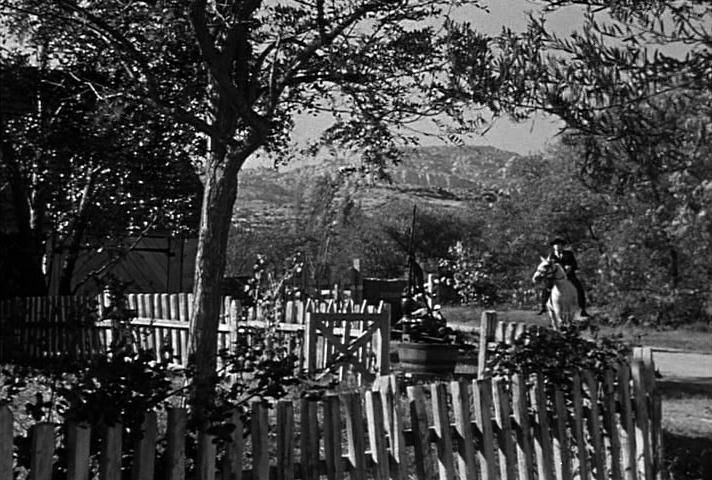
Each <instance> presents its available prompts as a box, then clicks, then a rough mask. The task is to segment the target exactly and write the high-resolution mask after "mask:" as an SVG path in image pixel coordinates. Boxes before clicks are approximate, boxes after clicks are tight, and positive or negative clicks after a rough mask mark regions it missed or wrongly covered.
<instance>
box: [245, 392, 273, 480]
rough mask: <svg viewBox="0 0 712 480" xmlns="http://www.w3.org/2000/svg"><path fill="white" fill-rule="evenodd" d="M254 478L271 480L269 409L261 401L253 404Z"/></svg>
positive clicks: (251, 423)
mask: <svg viewBox="0 0 712 480" xmlns="http://www.w3.org/2000/svg"><path fill="white" fill-rule="evenodd" d="M250 430H251V433H252V478H253V479H254V480H269V439H268V435H269V425H268V423H267V408H266V407H265V405H264V404H263V403H262V402H261V401H255V402H253V403H252V419H251V420H250Z"/></svg>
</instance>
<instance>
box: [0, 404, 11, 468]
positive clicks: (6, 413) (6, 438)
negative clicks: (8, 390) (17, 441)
mask: <svg viewBox="0 0 712 480" xmlns="http://www.w3.org/2000/svg"><path fill="white" fill-rule="evenodd" d="M0 478H12V412H11V411H10V407H8V406H7V405H2V406H0Z"/></svg>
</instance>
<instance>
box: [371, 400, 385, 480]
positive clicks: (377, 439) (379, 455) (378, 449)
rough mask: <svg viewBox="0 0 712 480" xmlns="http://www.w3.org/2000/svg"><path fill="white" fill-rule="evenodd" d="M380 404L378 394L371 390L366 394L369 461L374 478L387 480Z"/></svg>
mask: <svg viewBox="0 0 712 480" xmlns="http://www.w3.org/2000/svg"><path fill="white" fill-rule="evenodd" d="M381 402H382V400H381V393H380V392H374V391H371V390H369V391H367V392H366V420H367V422H368V439H369V444H370V445H371V459H372V460H373V463H374V472H375V475H374V477H375V479H376V480H388V478H389V466H388V464H389V462H388V451H387V450H386V432H385V430H384V428H383V426H384V422H385V419H384V418H383V405H382V403H381Z"/></svg>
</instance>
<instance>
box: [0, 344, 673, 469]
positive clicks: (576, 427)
mask: <svg viewBox="0 0 712 480" xmlns="http://www.w3.org/2000/svg"><path fill="white" fill-rule="evenodd" d="M232 422H233V423H234V424H235V425H236V429H235V430H234V431H233V433H232V441H231V442H230V443H228V444H227V445H226V446H224V451H223V450H221V449H222V448H223V447H218V446H217V445H216V446H215V448H212V449H206V450H205V451H206V452H208V453H207V456H205V457H204V458H198V459H192V460H194V461H195V472H196V473H195V475H196V476H195V478H197V479H199V480H213V479H215V478H224V479H259V480H268V479H273V478H276V479H284V480H291V479H296V478H301V479H305V480H310V479H320V478H323V477H326V478H328V479H342V478H345V477H346V475H348V478H352V479H358V480H365V479H366V478H374V479H376V480H385V479H389V478H396V479H409V478H416V479H419V480H431V479H435V478H439V479H441V480H455V479H463V480H465V479H466V480H470V479H475V478H481V479H483V480H497V479H501V480H531V479H534V478H537V479H541V480H572V479H574V478H576V479H585V480H653V479H655V478H660V475H661V472H662V470H661V468H662V463H661V460H662V458H661V452H662V449H661V430H660V402H659V396H658V394H657V392H656V389H655V379H654V375H653V366H652V354H650V352H649V351H648V352H645V351H642V352H641V351H638V352H636V356H635V357H634V358H633V359H631V362H630V363H625V364H620V365H618V367H617V368H616V369H613V370H610V371H607V372H605V374H604V375H603V376H601V377H600V378H596V377H595V376H594V374H593V373H592V372H590V371H583V372H578V373H575V374H574V376H573V378H572V382H571V385H570V386H569V388H566V389H563V388H561V387H560V386H554V387H551V386H548V385H547V384H546V383H545V379H544V378H543V377H542V376H541V375H540V374H533V375H530V376H523V375H515V376H514V377H513V378H512V379H504V378H497V379H491V378H483V379H478V380H475V381H473V382H465V381H462V380H460V381H452V382H449V383H432V384H429V385H411V386H408V387H407V388H406V389H404V388H403V387H402V386H399V385H396V380H395V377H394V376H389V377H379V378H378V379H377V381H376V382H375V383H374V384H373V388H372V389H371V390H368V391H366V392H363V391H361V392H347V393H342V394H338V395H337V394H332V395H327V396H326V397H324V398H323V400H320V401H314V400H310V399H307V398H302V399H299V400H294V401H290V400H281V401H278V402H277V403H276V405H275V406H274V408H268V407H267V406H266V405H264V404H263V403H254V404H252V406H251V419H250V420H249V424H248V425H245V426H243V424H242V422H241V421H240V417H239V416H238V415H235V416H234V417H233V420H232ZM12 423H13V418H12V413H11V412H10V410H9V408H8V407H7V406H4V407H0V478H12V475H13V473H12V472H13V471H16V470H17V469H18V468H19V466H18V465H17V464H14V463H13V462H15V461H16V460H14V459H13V455H12V449H11V448H8V447H7V445H8V443H6V442H7V441H8V439H11V437H12ZM58 427H59V426H58V425H55V424H47V423H40V424H37V425H35V426H34V427H33V429H32V442H31V445H32V451H31V452H30V456H31V460H30V470H31V475H32V477H31V478H33V479H34V480H45V479H47V480H49V479H50V478H52V468H53V462H55V461H56V460H55V455H56V454H58V453H59V452H57V451H55V445H63V446H66V451H63V452H62V454H63V455H65V456H64V457H63V458H62V460H63V462H64V464H65V465H66V466H67V468H68V472H69V475H68V478H69V479H70V480H78V479H82V480H85V479H87V478H96V476H97V475H98V476H99V478H101V479H106V480H114V479H116V480H118V479H119V478H121V474H122V469H124V470H129V471H131V472H132V475H131V478H135V479H146V480H151V479H156V480H158V479H159V478H160V479H166V480H179V479H180V480H182V479H184V478H186V465H187V464H188V463H193V462H187V461H186V460H187V458H186V444H185V438H186V436H185V431H186V411H185V410H183V409H173V410H171V411H169V413H168V416H167V420H166V422H161V424H159V423H158V422H157V416H156V414H155V413H149V414H147V415H146V417H145V421H144V427H143V433H144V434H143V438H142V439H141V440H140V441H139V442H138V443H137V444H136V445H135V448H134V449H133V454H132V457H130V458H124V459H123V461H122V449H121V445H122V427H121V425H120V424H118V425H112V426H108V427H106V426H105V427H104V428H101V429H92V428H91V427H89V426H88V425H76V424H71V423H70V424H68V425H66V427H67V428H66V429H60V428H58ZM243 427H247V428H244V429H243ZM243 431H246V432H249V435H248V436H245V437H244V438H243V436H242V432H243ZM63 432H66V433H63ZM95 435H99V436H100V437H101V438H102V439H103V441H102V442H100V445H101V451H100V452H94V451H92V450H91V448H94V447H90V445H96V444H97V443H96V442H93V443H92V442H91V438H92V437H93V436H95ZM159 440H165V442H160V443H162V444H164V445H165V449H161V452H162V453H161V455H159V454H158V453H157V449H156V445H157V442H158V441H159ZM213 440H214V438H212V437H210V436H204V437H201V438H199V440H198V441H199V442H207V444H209V445H215V443H212V442H213ZM124 443H126V442H125V441H124ZM218 450H219V451H218ZM125 453H126V452H124V454H125ZM91 455H94V458H95V461H94V463H92V461H90V456H91ZM218 457H220V458H221V461H220V463H218V461H217V458H218ZM122 462H123V463H122ZM92 465H93V466H92ZM90 475H91V477H90Z"/></svg>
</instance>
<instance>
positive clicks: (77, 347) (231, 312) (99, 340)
mask: <svg viewBox="0 0 712 480" xmlns="http://www.w3.org/2000/svg"><path fill="white" fill-rule="evenodd" d="M192 297H193V295H192V294H188V293H177V294H166V293H162V294H161V293H155V294H153V293H149V294H128V295H127V300H128V307H129V308H130V309H133V310H136V312H137V318H136V319H134V320H132V321H131V325H132V326H133V327H136V328H135V329H132V332H137V334H136V338H135V339H133V340H134V341H135V342H137V343H140V344H141V346H142V347H144V348H146V349H151V350H153V352H154V353H155V355H156V360H157V361H159V362H160V361H168V362H171V363H175V364H178V365H183V366H185V365H187V363H188V342H189V338H188V332H189V324H190V316H191V313H192V311H191V310H192ZM108 305H109V300H108V296H107V294H101V295H99V296H97V297H93V298H88V297H61V296H60V297H28V298H16V299H10V300H3V301H0V327H1V328H0V359H6V360H7V359H13V358H14V359H17V358H19V357H22V358H25V359H30V360H46V359H52V358H58V357H65V356H71V357H72V358H76V359H87V358H91V357H94V356H97V355H103V354H105V353H106V352H107V350H108V347H109V346H110V345H112V342H113V341H114V340H115V336H116V335H117V332H116V331H115V329H113V328H112V324H111V321H110V320H100V319H101V318H102V317H103V313H104V310H105V309H106V308H107V307H108ZM240 308H241V307H240V304H239V302H237V301H236V300H234V299H232V298H230V297H224V299H223V302H222V305H221V310H220V321H219V326H218V349H229V348H230V347H231V345H233V343H234V342H235V340H236V339H237V337H238V335H244V334H245V333H244V330H245V327H254V328H264V327H265V326H267V325H271V327H272V328H274V329H275V330H276V331H277V332H279V333H281V334H283V335H286V336H290V337H292V339H291V341H290V345H292V346H293V348H294V349H297V350H299V352H301V359H302V364H301V366H300V368H303V369H305V370H307V371H315V370H320V369H323V368H325V367H326V366H327V364H328V362H329V360H330V359H332V356H333V355H332V354H333V351H334V349H339V348H340V346H343V345H346V347H345V348H347V349H349V348H351V349H352V350H354V351H353V352H351V354H352V355H350V356H349V358H348V360H349V361H351V363H352V364H353V366H354V368H356V369H358V370H359V371H360V372H361V373H366V372H365V371H366V370H367V371H368V372H370V373H369V374H370V375H374V374H375V373H377V372H381V373H385V372H387V371H388V364H387V363H386V364H383V362H387V361H388V358H387V357H388V355H383V352H382V350H383V345H387V342H381V341H380V339H381V338H389V335H390V333H389V332H390V313H389V309H388V306H387V305H383V304H381V305H378V306H374V305H366V304H365V303H361V304H354V302H352V301H343V302H336V301H333V300H332V301H311V300H309V301H307V302H301V301H288V302H285V303H284V304H283V305H279V310H278V311H277V312H276V315H277V319H278V320H280V321H279V322H274V320H273V319H270V320H269V321H268V320H267V319H265V318H264V316H263V314H262V312H261V311H260V310H259V309H251V310H250V311H249V312H248V321H246V322H244V321H241V311H240ZM334 337H338V338H339V339H340V343H338V344H337V343H336V342H334V341H333V339H334ZM329 338H330V340H329ZM354 343H356V347H358V348H356V347H353V346H352V347H348V345H352V344H354ZM304 345H306V346H307V349H306V350H302V347H303V346H304ZM342 350H343V349H342ZM340 360H341V363H342V367H343V366H344V365H343V363H344V361H345V360H346V359H345V358H343V356H342V358H340ZM342 370H343V368H342Z"/></svg>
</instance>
